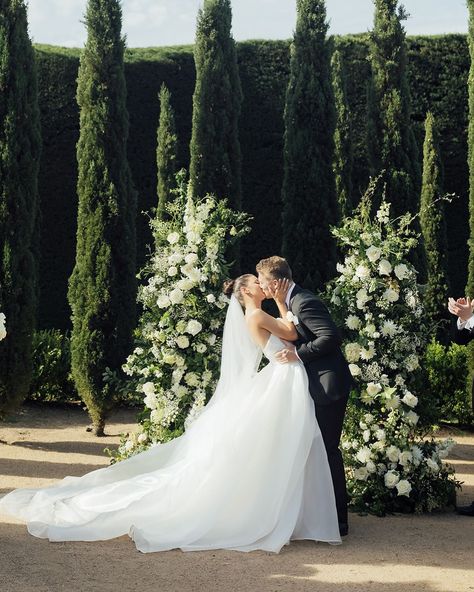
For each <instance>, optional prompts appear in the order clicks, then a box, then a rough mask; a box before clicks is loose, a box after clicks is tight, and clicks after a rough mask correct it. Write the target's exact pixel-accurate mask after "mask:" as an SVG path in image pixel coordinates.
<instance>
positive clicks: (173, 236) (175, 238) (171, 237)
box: [167, 232, 179, 245]
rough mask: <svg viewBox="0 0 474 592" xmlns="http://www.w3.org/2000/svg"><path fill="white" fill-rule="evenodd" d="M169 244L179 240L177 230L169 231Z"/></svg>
mask: <svg viewBox="0 0 474 592" xmlns="http://www.w3.org/2000/svg"><path fill="white" fill-rule="evenodd" d="M167 240H168V242H169V244H170V245H175V244H176V243H177V242H178V241H179V233H178V232H170V234H168V238H167Z"/></svg>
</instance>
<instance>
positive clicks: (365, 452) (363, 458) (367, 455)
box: [356, 446, 372, 465]
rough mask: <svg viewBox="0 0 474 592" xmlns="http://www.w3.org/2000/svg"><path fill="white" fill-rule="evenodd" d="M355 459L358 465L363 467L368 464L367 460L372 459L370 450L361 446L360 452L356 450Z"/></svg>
mask: <svg viewBox="0 0 474 592" xmlns="http://www.w3.org/2000/svg"><path fill="white" fill-rule="evenodd" d="M356 458H357V460H358V461H359V462H360V463H362V464H364V465H365V464H366V463H368V462H369V460H371V459H372V452H371V450H370V448H369V447H368V446H363V447H362V448H361V449H360V450H358V452H357V454H356Z"/></svg>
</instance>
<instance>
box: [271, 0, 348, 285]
mask: <svg viewBox="0 0 474 592" xmlns="http://www.w3.org/2000/svg"><path fill="white" fill-rule="evenodd" d="M327 30H328V24H327V22H326V7H325V3H324V1H323V0H298V2H297V21H296V30H295V37H294V40H293V44H292V46H291V52H290V53H291V57H290V79H289V82H288V88H287V93H286V105H285V138H284V142H285V144H284V179H283V188H282V201H283V214H282V223H283V224H282V225H283V242H282V251H283V255H284V256H285V257H286V258H287V259H288V261H289V263H290V265H291V268H292V270H293V273H294V275H295V277H296V278H297V281H298V283H301V284H302V285H304V286H305V287H306V288H309V289H313V290H317V289H321V288H322V286H323V285H324V283H325V282H327V281H328V280H329V279H331V278H332V277H333V276H334V274H335V264H336V249H335V242H334V239H333V237H332V236H331V231H330V227H331V226H332V225H335V224H336V223H337V222H338V220H339V207H338V202H337V197H336V185H335V180H334V171H333V160H334V129H335V110H334V96H333V89H332V81H331V67H330V45H329V42H328V40H327V39H326V34H327ZM309 261H310V262H311V265H308V262H309Z"/></svg>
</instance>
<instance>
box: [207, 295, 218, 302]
mask: <svg viewBox="0 0 474 592" xmlns="http://www.w3.org/2000/svg"><path fill="white" fill-rule="evenodd" d="M206 300H207V301H208V302H209V304H214V302H215V301H216V297H215V296H214V294H208V295H207V296H206Z"/></svg>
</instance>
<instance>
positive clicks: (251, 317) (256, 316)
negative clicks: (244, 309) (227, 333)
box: [245, 308, 267, 327]
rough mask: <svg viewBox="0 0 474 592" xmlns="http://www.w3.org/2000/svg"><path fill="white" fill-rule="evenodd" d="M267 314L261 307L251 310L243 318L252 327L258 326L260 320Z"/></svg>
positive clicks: (260, 322)
mask: <svg viewBox="0 0 474 592" xmlns="http://www.w3.org/2000/svg"><path fill="white" fill-rule="evenodd" d="M266 316H267V313H266V312H265V311H263V310H262V309H261V308H257V309H255V310H252V312H249V313H246V314H245V320H246V322H247V324H248V325H250V326H253V327H258V326H260V325H261V324H262V321H263V320H264V319H265V317H266Z"/></svg>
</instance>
